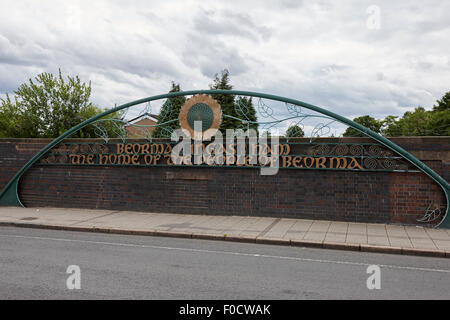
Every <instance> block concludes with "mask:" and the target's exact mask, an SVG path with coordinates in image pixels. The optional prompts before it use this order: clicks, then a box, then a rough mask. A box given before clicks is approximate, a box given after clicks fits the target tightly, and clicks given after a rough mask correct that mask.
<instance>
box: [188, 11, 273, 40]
mask: <svg viewBox="0 0 450 320" xmlns="http://www.w3.org/2000/svg"><path fill="white" fill-rule="evenodd" d="M193 23H194V29H195V30H196V31H197V32H200V33H202V34H210V35H215V36H220V35H231V36H234V37H242V38H247V39H250V40H253V41H260V40H261V39H262V40H268V39H269V38H270V37H271V35H272V30H271V29H270V28H268V27H266V26H264V25H257V24H256V23H255V22H254V21H253V20H252V18H251V17H250V16H249V15H248V14H241V13H235V12H231V11H229V10H227V11H218V12H216V11H212V10H210V11H206V10H200V12H198V13H197V14H196V15H195V17H194V18H193Z"/></svg>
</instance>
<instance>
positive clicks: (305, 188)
mask: <svg viewBox="0 0 450 320" xmlns="http://www.w3.org/2000/svg"><path fill="white" fill-rule="evenodd" d="M349 140H351V141H349ZM393 140H394V142H396V143H398V144H399V145H401V146H402V147H404V148H405V149H407V150H408V151H410V152H411V153H413V154H414V155H416V156H418V157H420V159H421V160H423V161H424V162H425V163H426V164H427V165H429V166H430V167H431V168H433V169H434V170H435V171H436V172H438V173H439V174H441V175H442V176H443V177H444V178H445V179H447V180H448V179H449V178H450V176H449V174H450V172H449V171H450V138H397V139H393ZM340 141H341V142H368V141H369V140H367V139H361V138H360V139H341V140H340ZM48 142H49V140H33V139H27V140H24V139H22V140H15V139H0V188H3V187H4V185H5V184H6V183H7V182H8V181H9V179H10V178H11V177H12V176H13V174H14V172H15V171H17V170H18V169H19V168H20V167H21V166H22V165H23V164H24V163H25V162H26V161H27V160H28V159H29V158H31V157H32V156H33V155H34V154H35V153H36V152H38V150H40V149H41V148H42V147H43V146H45V145H46V144H47V143H48ZM19 195H20V198H21V200H22V202H23V203H24V204H25V205H26V206H29V207H39V206H50V207H68V208H69V207H72V208H93V209H96V208H98V209H114V210H138V211H148V212H175V213H193V214H217V215H231V214H232V215H250V216H277V217H293V218H307V219H328V220H341V221H355V222H382V223H386V222H388V223H402V224H418V222H417V221H416V219H418V218H420V217H422V216H423V214H424V213H425V211H426V209H427V207H428V206H429V205H430V203H431V204H432V205H433V206H434V207H436V206H442V207H444V206H445V196H444V193H443V192H442V190H441V189H440V187H439V186H438V185H437V184H436V183H434V182H433V181H432V180H431V179H430V178H428V177H427V176H426V175H425V174H422V173H400V172H398V173H397V172H350V171H320V170H289V169H280V171H279V173H278V174H277V175H274V176H261V175H260V174H259V170H258V169H248V168H180V167H87V166H83V167H80V166H78V167H77V166H56V165H55V166H42V165H35V166H33V167H32V168H31V169H30V170H29V171H27V173H26V174H25V175H24V176H23V177H22V179H21V181H20V184H19ZM433 209H434V208H433Z"/></svg>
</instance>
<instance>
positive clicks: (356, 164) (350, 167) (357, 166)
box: [347, 157, 363, 170]
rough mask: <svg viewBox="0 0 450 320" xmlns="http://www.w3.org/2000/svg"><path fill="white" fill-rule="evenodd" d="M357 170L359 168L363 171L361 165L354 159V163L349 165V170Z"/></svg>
mask: <svg viewBox="0 0 450 320" xmlns="http://www.w3.org/2000/svg"><path fill="white" fill-rule="evenodd" d="M355 168H358V169H359V170H362V169H363V168H362V167H361V165H360V164H359V162H358V160H356V159H355V158H353V157H352V161H351V162H350V163H349V165H348V167H347V169H355Z"/></svg>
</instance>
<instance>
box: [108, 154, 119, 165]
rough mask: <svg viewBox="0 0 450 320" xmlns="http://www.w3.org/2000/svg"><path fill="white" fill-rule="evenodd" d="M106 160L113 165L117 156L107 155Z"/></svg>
mask: <svg viewBox="0 0 450 320" xmlns="http://www.w3.org/2000/svg"><path fill="white" fill-rule="evenodd" d="M113 159H114V160H113ZM108 160H109V163H111V164H115V163H116V162H117V155H115V154H111V155H109V157H108Z"/></svg>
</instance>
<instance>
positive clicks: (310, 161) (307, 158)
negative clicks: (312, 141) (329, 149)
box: [303, 157, 314, 168]
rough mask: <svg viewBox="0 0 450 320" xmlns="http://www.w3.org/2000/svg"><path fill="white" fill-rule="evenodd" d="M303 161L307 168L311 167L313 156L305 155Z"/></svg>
mask: <svg viewBox="0 0 450 320" xmlns="http://www.w3.org/2000/svg"><path fill="white" fill-rule="evenodd" d="M308 160H309V164H308ZM303 162H304V163H305V166H306V167H307V168H311V167H312V166H313V164H314V158H313V157H306V158H305V160H303Z"/></svg>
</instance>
